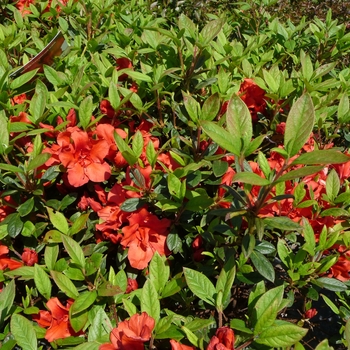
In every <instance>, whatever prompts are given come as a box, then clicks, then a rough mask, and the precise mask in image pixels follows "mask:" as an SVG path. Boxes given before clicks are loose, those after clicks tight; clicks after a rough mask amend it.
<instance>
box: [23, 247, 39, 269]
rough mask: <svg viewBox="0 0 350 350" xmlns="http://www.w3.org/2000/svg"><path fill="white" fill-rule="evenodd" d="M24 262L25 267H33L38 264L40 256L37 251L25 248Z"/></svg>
mask: <svg viewBox="0 0 350 350" xmlns="http://www.w3.org/2000/svg"><path fill="white" fill-rule="evenodd" d="M22 260H23V262H24V265H26V266H33V265H34V264H37V263H38V254H37V252H36V251H35V250H33V249H29V248H24V249H23V253H22Z"/></svg>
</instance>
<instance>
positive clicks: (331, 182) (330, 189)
mask: <svg viewBox="0 0 350 350" xmlns="http://www.w3.org/2000/svg"><path fill="white" fill-rule="evenodd" d="M339 190H340V179H339V176H338V174H337V172H336V171H335V170H334V169H332V170H331V172H330V173H329V174H328V176H327V180H326V194H327V197H328V198H329V199H330V201H332V202H333V201H334V199H335V198H336V197H337V195H338V193H339Z"/></svg>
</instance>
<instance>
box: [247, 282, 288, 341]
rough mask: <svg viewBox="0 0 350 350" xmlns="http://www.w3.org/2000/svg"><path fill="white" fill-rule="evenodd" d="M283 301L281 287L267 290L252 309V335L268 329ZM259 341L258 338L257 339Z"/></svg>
mask: <svg viewBox="0 0 350 350" xmlns="http://www.w3.org/2000/svg"><path fill="white" fill-rule="evenodd" d="M282 299H283V286H279V287H276V288H273V289H270V290H268V291H267V292H266V293H264V294H263V295H262V296H261V297H260V298H259V300H258V301H257V302H256V304H255V307H254V309H253V315H252V316H253V319H252V322H253V324H254V334H259V333H260V332H262V331H263V330H265V329H269V328H270V327H271V326H272V325H273V323H274V322H275V320H276V317H277V313H278V311H279V307H280V304H281V302H282ZM259 339H260V337H259Z"/></svg>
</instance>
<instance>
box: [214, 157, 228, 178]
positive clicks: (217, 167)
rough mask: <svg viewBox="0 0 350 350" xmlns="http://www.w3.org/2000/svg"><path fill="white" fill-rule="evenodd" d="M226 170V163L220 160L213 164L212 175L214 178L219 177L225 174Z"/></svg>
mask: <svg viewBox="0 0 350 350" xmlns="http://www.w3.org/2000/svg"><path fill="white" fill-rule="evenodd" d="M227 169H228V163H227V162H224V161H222V160H215V161H214V162H213V173H214V175H215V176H216V177H220V176H223V175H224V174H226V171H227Z"/></svg>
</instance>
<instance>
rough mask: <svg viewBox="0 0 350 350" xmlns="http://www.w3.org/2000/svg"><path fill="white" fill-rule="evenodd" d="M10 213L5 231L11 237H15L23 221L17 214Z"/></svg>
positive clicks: (20, 229)
mask: <svg viewBox="0 0 350 350" xmlns="http://www.w3.org/2000/svg"><path fill="white" fill-rule="evenodd" d="M12 215H13V216H12V217H11V220H10V222H9V223H8V224H7V232H8V234H9V236H10V237H11V238H15V237H17V236H18V235H19V234H20V233H21V231H22V229H23V221H22V219H21V218H20V215H19V214H12Z"/></svg>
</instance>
